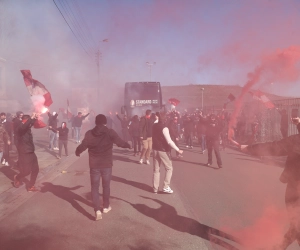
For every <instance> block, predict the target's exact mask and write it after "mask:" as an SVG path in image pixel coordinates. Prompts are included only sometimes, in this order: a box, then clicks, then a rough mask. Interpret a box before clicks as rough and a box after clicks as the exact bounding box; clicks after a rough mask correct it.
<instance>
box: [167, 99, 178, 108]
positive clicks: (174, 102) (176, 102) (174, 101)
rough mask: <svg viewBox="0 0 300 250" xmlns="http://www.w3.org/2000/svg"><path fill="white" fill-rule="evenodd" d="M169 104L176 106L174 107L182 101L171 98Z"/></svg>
mask: <svg viewBox="0 0 300 250" xmlns="http://www.w3.org/2000/svg"><path fill="white" fill-rule="evenodd" d="M169 103H170V104H172V105H174V106H177V105H178V104H179V103H180V101H179V100H177V99H175V98H170V99H169Z"/></svg>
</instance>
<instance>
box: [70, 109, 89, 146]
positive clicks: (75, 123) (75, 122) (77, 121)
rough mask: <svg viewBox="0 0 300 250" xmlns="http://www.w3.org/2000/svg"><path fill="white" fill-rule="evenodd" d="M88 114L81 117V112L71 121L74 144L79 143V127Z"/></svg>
mask: <svg viewBox="0 0 300 250" xmlns="http://www.w3.org/2000/svg"><path fill="white" fill-rule="evenodd" d="M89 114H90V113H88V114H86V115H84V116H83V115H82V113H81V112H78V114H77V116H75V117H74V118H73V120H72V126H74V132H75V141H76V143H80V131H81V126H82V121H83V120H84V119H85V118H86V117H88V115H89Z"/></svg>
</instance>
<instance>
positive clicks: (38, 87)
mask: <svg viewBox="0 0 300 250" xmlns="http://www.w3.org/2000/svg"><path fill="white" fill-rule="evenodd" d="M21 73H22V75H23V78H24V82H25V85H26V87H27V89H28V91H29V94H30V95H31V96H43V97H44V98H45V102H44V106H46V107H49V106H50V105H51V104H52V103H53V101H52V98H51V94H50V92H49V91H48V90H47V89H46V87H45V86H44V85H43V84H42V83H40V82H39V81H37V80H35V79H33V78H32V75H31V72H30V70H21Z"/></svg>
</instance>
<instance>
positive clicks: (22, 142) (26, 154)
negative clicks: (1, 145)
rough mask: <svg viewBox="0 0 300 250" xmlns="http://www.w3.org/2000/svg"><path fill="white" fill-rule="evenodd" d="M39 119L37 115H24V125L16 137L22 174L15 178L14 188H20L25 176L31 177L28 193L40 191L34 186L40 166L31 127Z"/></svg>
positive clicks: (18, 129) (18, 130) (19, 127)
mask: <svg viewBox="0 0 300 250" xmlns="http://www.w3.org/2000/svg"><path fill="white" fill-rule="evenodd" d="M37 118H38V116H37V114H32V116H31V117H30V116H29V115H23V117H22V123H21V124H20V125H19V126H18V128H17V131H16V136H17V137H18V148H19V162H20V164H19V165H20V173H19V174H18V175H15V176H14V186H15V187H16V188H18V187H20V185H21V183H22V180H23V178H24V177H25V176H27V175H29V174H31V175H30V181H29V183H28V185H27V191H28V192H36V191H38V189H37V188H36V187H35V186H34V184H35V182H36V178H37V176H38V173H39V164H38V160H37V157H36V154H35V153H34V150H35V148H34V143H33V136H32V132H31V127H32V126H33V124H34V123H35V121H36V119H37Z"/></svg>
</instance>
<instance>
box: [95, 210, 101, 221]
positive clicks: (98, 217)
mask: <svg viewBox="0 0 300 250" xmlns="http://www.w3.org/2000/svg"><path fill="white" fill-rule="evenodd" d="M101 219H102V213H101V211H100V210H98V211H96V213H95V220H101Z"/></svg>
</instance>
